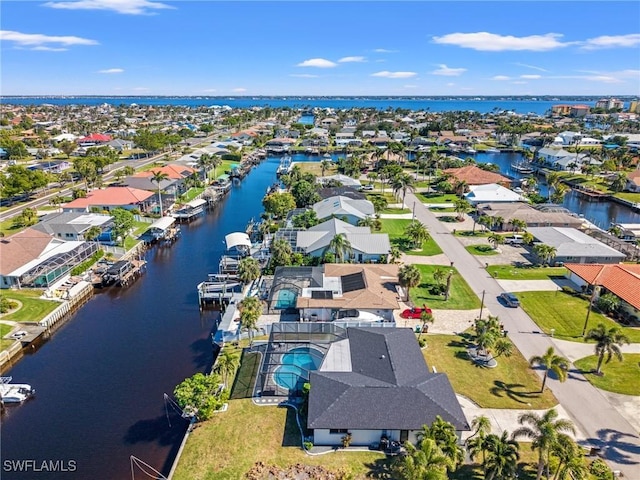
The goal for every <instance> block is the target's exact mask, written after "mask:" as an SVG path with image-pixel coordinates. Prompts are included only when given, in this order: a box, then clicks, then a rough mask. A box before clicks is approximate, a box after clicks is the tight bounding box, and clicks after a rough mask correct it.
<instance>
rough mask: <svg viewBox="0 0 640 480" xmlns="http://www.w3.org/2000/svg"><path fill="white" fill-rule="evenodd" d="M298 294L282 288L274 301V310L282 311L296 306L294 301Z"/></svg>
mask: <svg viewBox="0 0 640 480" xmlns="http://www.w3.org/2000/svg"><path fill="white" fill-rule="evenodd" d="M297 298H298V294H297V293H296V292H295V291H294V290H290V289H288V288H283V289H282V290H280V291H279V292H278V299H277V300H276V305H275V308H276V309H281V310H284V309H286V308H292V307H295V306H296V299H297Z"/></svg>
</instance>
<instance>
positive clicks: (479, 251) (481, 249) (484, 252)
mask: <svg viewBox="0 0 640 480" xmlns="http://www.w3.org/2000/svg"><path fill="white" fill-rule="evenodd" d="M464 248H465V249H466V250H467V252H469V253H470V254H472V255H481V256H489V255H497V254H498V252H497V251H496V250H495V249H494V248H493V247H492V246H491V245H485V244H480V245H469V246H468V247H464Z"/></svg>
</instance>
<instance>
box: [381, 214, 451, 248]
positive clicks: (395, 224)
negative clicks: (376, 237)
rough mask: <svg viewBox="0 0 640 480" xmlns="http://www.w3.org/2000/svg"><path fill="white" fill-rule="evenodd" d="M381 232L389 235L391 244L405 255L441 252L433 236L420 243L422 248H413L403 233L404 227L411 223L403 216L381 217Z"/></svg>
mask: <svg viewBox="0 0 640 480" xmlns="http://www.w3.org/2000/svg"><path fill="white" fill-rule="evenodd" d="M380 221H381V222H382V230H381V231H382V232H383V233H387V234H388V235H389V241H390V242H391V245H394V246H397V247H398V248H400V250H402V251H403V252H405V253H406V254H407V255H420V256H431V255H438V254H440V253H442V250H441V249H440V247H439V246H438V244H437V243H436V242H435V240H434V239H433V238H430V239H429V240H427V241H426V242H424V243H423V244H422V250H413V248H412V246H411V245H410V244H409V242H408V238H407V237H406V236H405V234H404V230H405V228H407V225H409V224H410V223H411V220H409V219H403V218H382V219H380Z"/></svg>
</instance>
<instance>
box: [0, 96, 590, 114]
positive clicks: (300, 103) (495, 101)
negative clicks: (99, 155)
mask: <svg viewBox="0 0 640 480" xmlns="http://www.w3.org/2000/svg"><path fill="white" fill-rule="evenodd" d="M598 98H600V97H550V96H545V97H455V98H454V97H164V96H140V97H130V96H113V97H102V96H5V97H0V102H1V103H2V104H14V105H87V106H95V105H102V104H109V105H113V106H119V105H133V104H136V105H171V106H184V107H213V106H229V107H232V108H250V107H271V108H283V107H289V108H333V109H336V110H342V109H350V108H375V109H377V110H387V109H394V110H395V109H398V108H400V109H405V110H414V111H418V110H425V111H430V112H447V111H467V110H471V111H475V112H479V113H490V112H493V111H512V112H515V113H519V114H526V113H535V114H538V115H544V114H545V113H547V112H549V111H550V110H551V107H552V106H553V105H557V104H560V103H562V104H581V105H589V106H591V107H593V106H595V102H596V101H597V100H598Z"/></svg>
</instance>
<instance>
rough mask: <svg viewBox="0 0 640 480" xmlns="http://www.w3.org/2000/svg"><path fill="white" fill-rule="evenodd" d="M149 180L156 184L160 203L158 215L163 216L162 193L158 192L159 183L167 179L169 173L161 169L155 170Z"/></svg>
mask: <svg viewBox="0 0 640 480" xmlns="http://www.w3.org/2000/svg"><path fill="white" fill-rule="evenodd" d="M152 173H153V175H151V181H152V182H153V183H155V184H156V185H157V186H158V203H159V204H160V216H161V217H162V216H164V214H163V212H162V194H161V193H160V184H161V183H162V182H164V181H165V180H168V179H169V175H168V174H167V173H166V172H163V171H161V170H155V171H153V172H152Z"/></svg>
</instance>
